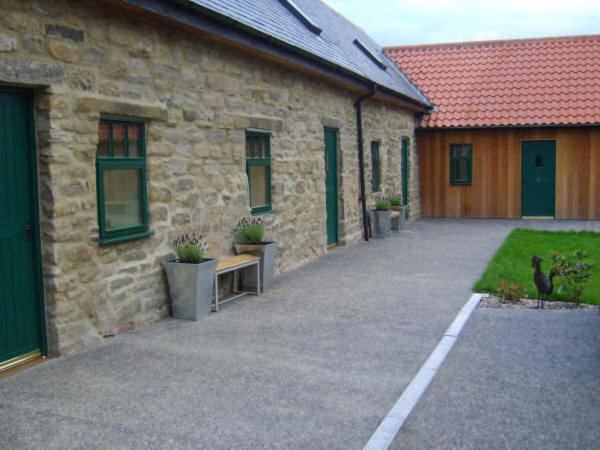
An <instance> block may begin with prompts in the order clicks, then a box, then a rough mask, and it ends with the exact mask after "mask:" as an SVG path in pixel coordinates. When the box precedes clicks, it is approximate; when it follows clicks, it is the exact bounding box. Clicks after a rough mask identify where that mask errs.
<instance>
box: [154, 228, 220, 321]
mask: <svg viewBox="0 0 600 450" xmlns="http://www.w3.org/2000/svg"><path fill="white" fill-rule="evenodd" d="M173 247H174V250H175V253H176V254H177V258H176V259H173V260H170V261H166V262H165V263H164V267H165V272H166V273H167V279H168V282H169V292H170V294H171V309H172V313H173V317H174V318H175V319H186V320H198V319H202V318H204V317H207V316H209V315H210V312H211V305H212V302H213V295H214V292H213V291H214V288H215V272H216V268H217V260H216V259H209V258H205V257H204V254H205V253H206V246H205V244H204V242H202V238H201V236H196V235H195V234H192V235H191V236H190V235H189V234H184V235H182V236H180V237H178V238H177V239H175V241H174V242H173Z"/></svg>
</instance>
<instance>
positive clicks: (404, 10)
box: [325, 0, 600, 46]
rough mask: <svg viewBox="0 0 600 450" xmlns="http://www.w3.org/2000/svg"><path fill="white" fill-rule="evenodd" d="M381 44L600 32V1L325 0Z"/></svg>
mask: <svg viewBox="0 0 600 450" xmlns="http://www.w3.org/2000/svg"><path fill="white" fill-rule="evenodd" d="M325 1H326V3H328V4H329V5H331V6H332V7H333V8H335V9H336V10H337V11H339V12H340V13H342V14H343V15H344V16H346V17H347V18H348V19H350V20H351V21H352V22H354V23H355V24H357V25H358V26H360V27H361V28H363V29H364V30H365V31H366V32H367V34H369V35H370V36H371V37H372V38H373V39H375V41H377V43H378V44H379V45H382V46H389V45H406V44H427V43H436V42H457V41H476V40H487V39H512V38H526V37H544V36H562V35H573V34H599V33H600V0H545V1H544V0H501V1H498V0H489V1H486V0H479V1H478V0H325Z"/></svg>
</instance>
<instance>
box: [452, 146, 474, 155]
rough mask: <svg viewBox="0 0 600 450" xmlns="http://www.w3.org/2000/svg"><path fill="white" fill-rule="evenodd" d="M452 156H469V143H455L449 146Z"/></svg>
mask: <svg viewBox="0 0 600 450" xmlns="http://www.w3.org/2000/svg"><path fill="white" fill-rule="evenodd" d="M451 149H452V156H454V157H457V158H460V157H465V158H469V157H470V156H471V145H470V144H462V145H461V144H456V145H453V146H452V147H451Z"/></svg>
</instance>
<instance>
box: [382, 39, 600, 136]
mask: <svg viewBox="0 0 600 450" xmlns="http://www.w3.org/2000/svg"><path fill="white" fill-rule="evenodd" d="M385 51H386V53H387V54H388V55H389V56H390V58H392V60H394V61H395V62H396V64H397V65H398V66H399V67H400V69H402V71H404V73H405V74H407V75H408V76H409V77H410V79H411V80H412V81H413V83H414V84H416V85H417V86H418V87H419V88H420V89H421V90H422V91H423V92H424V93H425V94H426V95H427V96H428V97H429V99H430V100H431V101H432V102H433V103H434V104H435V105H436V109H435V111H434V112H433V113H431V114H430V115H427V116H424V118H423V120H422V122H421V127H425V128H435V127H485V126H523V125H584V124H600V34H598V35H590V36H567V37H553V38H540V39H518V40H507V41H481V42H465V43H455V44H434V45H417V46H403V47H402V46H401V47H388V48H386V49H385Z"/></svg>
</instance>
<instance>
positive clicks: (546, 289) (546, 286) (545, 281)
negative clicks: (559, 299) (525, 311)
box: [531, 256, 556, 309]
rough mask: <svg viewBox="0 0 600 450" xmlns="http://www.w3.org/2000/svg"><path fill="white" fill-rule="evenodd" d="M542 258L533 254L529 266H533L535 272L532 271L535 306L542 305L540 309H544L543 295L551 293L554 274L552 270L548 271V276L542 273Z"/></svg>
mask: <svg viewBox="0 0 600 450" xmlns="http://www.w3.org/2000/svg"><path fill="white" fill-rule="evenodd" d="M542 261H543V260H542V258H539V257H537V256H534V257H533V258H531V267H535V272H534V273H533V281H534V282H535V285H536V287H537V291H538V296H537V308H538V309H539V308H540V304H541V305H542V309H544V295H551V294H552V291H553V290H554V285H553V284H552V279H553V278H554V276H555V275H556V273H555V272H554V271H550V273H549V274H548V276H546V275H544V273H543V272H542V267H541V263H542Z"/></svg>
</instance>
